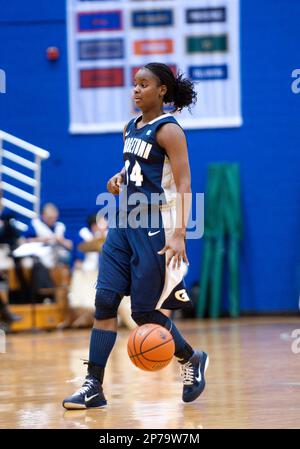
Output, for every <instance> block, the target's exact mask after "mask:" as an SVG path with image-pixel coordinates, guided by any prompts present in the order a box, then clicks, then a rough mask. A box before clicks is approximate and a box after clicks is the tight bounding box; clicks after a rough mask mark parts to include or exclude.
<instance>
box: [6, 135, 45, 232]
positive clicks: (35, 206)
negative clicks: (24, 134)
mask: <svg viewBox="0 0 300 449" xmlns="http://www.w3.org/2000/svg"><path fill="white" fill-rule="evenodd" d="M4 142H9V143H10V144H12V145H14V146H15V147H18V148H22V149H23V150H26V151H28V152H29V153H31V159H32V154H33V155H34V157H33V160H30V159H26V157H22V156H20V155H18V154H16V153H15V152H13V150H11V151H9V150H7V149H5V148H4ZM49 156H50V153H49V152H48V151H46V150H44V149H43V148H39V147H37V146H35V145H32V144H31V143H29V142H26V141H25V140H22V139H19V138H18V137H15V136H13V135H12V134H8V133H6V132H4V131H1V130H0V189H1V190H2V192H3V194H4V195H3V198H2V204H3V206H5V207H7V208H8V209H11V210H13V211H14V212H17V213H18V214H20V215H22V216H24V217H26V218H35V217H36V216H38V215H39V213H40V196H41V162H42V160H43V159H48V157H49ZM7 160H9V161H12V162H13V163H14V164H16V165H17V166H21V167H25V168H26V169H29V170H30V171H31V172H32V176H27V175H25V174H24V173H22V172H21V171H19V170H18V169H16V170H15V169H12V168H10V167H9V166H7V165H5V162H6V161H7ZM3 175H4V176H5V181H4V180H3ZM7 178H9V180H8V179H7ZM14 180H17V181H18V182H19V183H21V184H24V185H25V187H23V188H19V187H17V186H15V185H14V184H13V181H14ZM28 186H29V188H30V189H31V190H32V193H30V192H28V191H27V190H24V188H26V187H27V188H28ZM5 192H9V193H10V194H12V195H13V196H14V197H16V199H15V200H14V201H12V200H9V199H7V198H5ZM20 198H22V199H23V200H25V201H27V202H29V203H30V206H29V207H24V206H22V205H21V204H19V203H18V199H20ZM19 224H20V226H21V227H22V225H23V226H24V223H22V222H19Z"/></svg>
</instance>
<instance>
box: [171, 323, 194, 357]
mask: <svg viewBox="0 0 300 449" xmlns="http://www.w3.org/2000/svg"><path fill="white" fill-rule="evenodd" d="M170 321H171V320H170ZM171 326H172V327H171V328H169V331H170V333H171V335H172V337H173V339H174V343H175V357H177V358H178V359H180V360H179V361H180V363H186V362H187V361H188V360H189V359H190V358H191V357H192V355H193V354H194V350H193V348H192V347H191V346H190V345H189V344H188V343H187V342H186V341H185V339H184V338H183V336H182V335H181V333H180V332H179V330H178V329H177V327H176V326H175V324H174V323H173V321H171Z"/></svg>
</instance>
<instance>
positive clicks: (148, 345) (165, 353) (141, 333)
mask: <svg viewBox="0 0 300 449" xmlns="http://www.w3.org/2000/svg"><path fill="white" fill-rule="evenodd" d="M127 351H128V355H129V357H130V360H131V361H132V363H133V364H134V365H135V366H137V367H138V368H140V369H142V370H144V371H158V370H160V369H162V368H164V367H165V366H167V365H168V364H169V363H170V361H171V360H172V358H173V355H174V352H175V343H174V340H173V337H172V335H171V334H170V332H169V331H168V330H167V329H165V328H164V327H162V326H160V325H159V324H151V323H149V324H144V325H143V326H140V327H137V328H136V329H134V330H133V331H132V332H131V334H130V336H129V339H128V344H127Z"/></svg>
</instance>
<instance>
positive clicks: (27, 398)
mask: <svg viewBox="0 0 300 449" xmlns="http://www.w3.org/2000/svg"><path fill="white" fill-rule="evenodd" d="M176 324H177V326H178V327H179V328H180V329H181V330H182V331H183V333H184V335H185V337H186V338H187V340H188V341H189V342H190V343H191V344H192V345H194V346H196V347H199V348H203V349H205V350H206V351H208V352H209V355H210V366H209V368H208V370H207V387H206V389H205V391H204V393H203V395H202V396H201V397H200V398H199V399H198V400H196V401H195V402H193V403H191V404H184V403H183V402H182V401H181V390H182V384H181V380H180V378H179V369H178V363H177V362H176V361H175V360H174V362H172V363H171V364H170V365H169V366H168V367H167V368H165V369H164V370H162V371H160V372H156V373H147V372H144V371H140V370H138V369H137V368H136V367H134V366H133V365H132V364H131V362H130V360H129V359H128V356H127V351H126V343H127V337H128V334H129V333H128V331H127V330H126V329H120V332H119V335H118V339H117V343H116V346H115V348H114V350H113V352H112V355H111V359H110V361H109V365H108V367H107V369H106V377H105V382H104V388H105V393H106V396H107V399H108V401H109V405H108V406H107V407H106V408H105V409H98V410H84V411H65V410H64V409H63V408H62V406H61V401H62V399H63V398H64V397H65V396H67V395H69V394H71V393H73V392H74V391H75V389H77V388H78V387H79V386H80V385H81V383H82V380H83V378H84V375H85V367H84V366H83V362H82V361H81V360H80V359H81V358H83V359H84V358H87V356H88V343H89V332H88V331H86V330H80V331H54V332H51V333H46V332H42V333H37V334H34V335H32V334H12V335H8V336H7V345H6V353H4V354H0V428H2V429H3V428H8V429H13V428H51V429H52V428H76V429H87V428H95V429H112V428H117V429H135V428H137V429H155V428H157V429H202V428H203V429H206V428H300V353H297V351H295V350H294V352H293V350H292V349H293V348H294V349H295V341H294V339H293V338H292V337H291V334H292V332H293V331H294V330H295V329H300V317H290V318H247V319H246V318H241V319H237V320H229V319H222V320H218V321H213V320H205V321H200V320H197V321H195V320H190V321H178V320H177V321H176ZM299 332H300V331H299ZM293 342H294V346H293ZM296 347H297V346H296ZM298 348H299V349H300V343H299V344H298Z"/></svg>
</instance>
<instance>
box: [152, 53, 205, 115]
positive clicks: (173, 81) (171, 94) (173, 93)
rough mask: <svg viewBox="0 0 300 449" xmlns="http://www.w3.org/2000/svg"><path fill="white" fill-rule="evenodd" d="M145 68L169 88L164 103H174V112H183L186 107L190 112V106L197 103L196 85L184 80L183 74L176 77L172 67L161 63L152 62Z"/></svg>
mask: <svg viewBox="0 0 300 449" xmlns="http://www.w3.org/2000/svg"><path fill="white" fill-rule="evenodd" d="M144 67H145V68H146V69H148V70H150V71H151V72H152V73H153V74H154V75H155V76H156V77H157V78H158V80H159V81H160V83H161V84H164V85H166V86H167V92H166V94H165V96H164V103H173V104H174V111H173V112H175V111H181V110H182V109H183V108H185V107H188V109H189V110H190V106H191V105H192V104H195V103H196V101H197V93H196V92H195V90H194V85H193V83H192V81H190V80H189V79H188V78H184V77H183V74H180V73H178V74H177V75H176V76H174V74H173V72H172V70H171V69H170V67H168V66H167V65H166V64H162V63H160V62H151V63H149V64H146V65H145V66H144Z"/></svg>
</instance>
